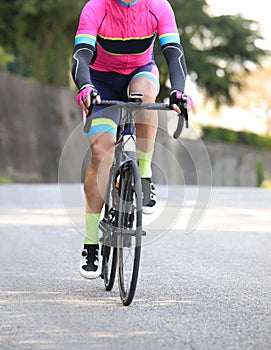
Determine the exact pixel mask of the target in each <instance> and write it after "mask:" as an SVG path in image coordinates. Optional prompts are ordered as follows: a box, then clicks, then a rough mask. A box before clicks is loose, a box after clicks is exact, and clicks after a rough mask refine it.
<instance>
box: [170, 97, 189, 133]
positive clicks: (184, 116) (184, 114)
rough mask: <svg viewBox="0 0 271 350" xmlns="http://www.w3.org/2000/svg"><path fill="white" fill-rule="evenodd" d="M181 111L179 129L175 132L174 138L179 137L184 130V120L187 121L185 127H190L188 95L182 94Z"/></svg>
mask: <svg viewBox="0 0 271 350" xmlns="http://www.w3.org/2000/svg"><path fill="white" fill-rule="evenodd" d="M180 110H181V113H180V114H178V125H177V129H176V131H175V132H174V134H173V137H174V139H177V138H178V137H179V136H180V135H181V132H182V130H183V126H184V121H185V127H186V128H189V122H188V112H187V96H186V95H184V94H183V96H182V104H181V106H180Z"/></svg>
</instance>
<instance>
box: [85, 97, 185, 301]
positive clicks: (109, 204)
mask: <svg viewBox="0 0 271 350" xmlns="http://www.w3.org/2000/svg"><path fill="white" fill-rule="evenodd" d="M142 99H143V96H142V94H138V93H134V94H132V95H131V96H130V97H129V99H128V102H122V101H101V104H100V105H101V106H108V107H110V106H111V107H112V106H117V108H119V111H120V123H119V125H118V129H117V138H116V144H115V154H114V161H113V165H112V167H111V169H110V174H109V181H108V189H107V195H106V199H105V204H104V213H103V218H102V219H101V221H100V223H99V229H100V231H101V238H100V244H101V255H102V272H101V277H102V279H103V280H104V285H105V289H106V290H107V291H110V290H112V288H113V286H114V283H115V277H116V273H117V271H118V286H119V293H120V298H121V300H122V303H123V305H125V306H128V305H130V304H131V302H132V300H133V298H134V295H135V291H136V286H137V280H138V273H139V265H140V256H141V243H142V237H143V236H145V235H146V232H145V231H144V230H143V228H142V184H141V178H140V173H139V167H138V161H137V144H136V124H135V113H137V112H139V111H142V110H167V111H168V110H169V109H170V106H169V105H167V104H163V103H144V102H142ZM180 109H181V111H182V113H181V114H180V115H179V118H178V126H177V129H176V131H175V133H174V135H173V137H174V138H178V137H179V135H180V134H181V131H182V129H183V126H184V122H186V127H188V113H187V99H186V96H185V95H184V96H183V98H182V103H181V107H180ZM91 122H92V118H91V113H89V115H88V117H87V119H86V123H85V127H84V131H85V132H88V130H89V128H90V126H91Z"/></svg>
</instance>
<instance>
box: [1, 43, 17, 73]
mask: <svg viewBox="0 0 271 350" xmlns="http://www.w3.org/2000/svg"><path fill="white" fill-rule="evenodd" d="M12 62H14V56H13V55H11V54H8V53H6V52H5V50H4V48H3V47H2V46H0V68H3V69H6V68H7V67H8V65H9V64H10V63H12Z"/></svg>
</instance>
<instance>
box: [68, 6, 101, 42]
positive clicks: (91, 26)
mask: <svg viewBox="0 0 271 350" xmlns="http://www.w3.org/2000/svg"><path fill="white" fill-rule="evenodd" d="M95 3H96V2H95V1H89V2H88V3H87V4H86V5H85V6H84V7H83V9H82V12H81V15H80V19H79V24H78V28H77V32H76V35H75V39H74V45H79V44H88V45H91V46H93V48H95V45H96V37H97V32H98V26H99V24H98V18H97V13H95Z"/></svg>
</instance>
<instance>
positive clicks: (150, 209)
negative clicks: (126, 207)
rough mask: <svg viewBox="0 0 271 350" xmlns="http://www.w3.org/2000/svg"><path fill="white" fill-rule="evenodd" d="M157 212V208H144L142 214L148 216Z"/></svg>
mask: <svg viewBox="0 0 271 350" xmlns="http://www.w3.org/2000/svg"><path fill="white" fill-rule="evenodd" d="M155 210H156V208H154V207H142V213H143V214H147V215H150V214H153V213H154V212H155Z"/></svg>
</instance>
